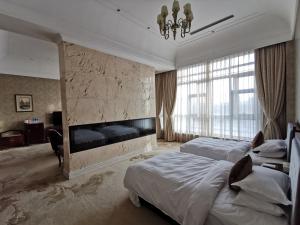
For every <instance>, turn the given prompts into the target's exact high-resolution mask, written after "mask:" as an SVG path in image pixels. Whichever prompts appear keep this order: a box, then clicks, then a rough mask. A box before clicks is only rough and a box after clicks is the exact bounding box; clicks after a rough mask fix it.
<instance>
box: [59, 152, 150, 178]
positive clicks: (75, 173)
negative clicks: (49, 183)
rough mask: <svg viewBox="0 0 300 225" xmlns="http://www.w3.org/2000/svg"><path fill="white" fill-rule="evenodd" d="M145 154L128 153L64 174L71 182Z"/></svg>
mask: <svg viewBox="0 0 300 225" xmlns="http://www.w3.org/2000/svg"><path fill="white" fill-rule="evenodd" d="M144 152H145V151H144V150H138V151H134V152H130V153H127V154H125V155H121V156H116V157H114V158H112V159H109V160H106V161H103V162H100V163H96V164H92V165H90V166H87V167H84V168H82V169H78V170H75V171H71V172H69V173H68V172H67V171H65V170H64V171H63V173H64V176H65V177H66V178H67V179H69V180H70V179H74V178H76V177H79V176H81V175H84V174H87V173H91V172H94V171H97V170H99V169H102V168H105V167H108V166H112V165H114V164H116V163H118V162H121V161H124V160H126V159H128V158H130V157H132V156H135V155H137V154H141V153H144Z"/></svg>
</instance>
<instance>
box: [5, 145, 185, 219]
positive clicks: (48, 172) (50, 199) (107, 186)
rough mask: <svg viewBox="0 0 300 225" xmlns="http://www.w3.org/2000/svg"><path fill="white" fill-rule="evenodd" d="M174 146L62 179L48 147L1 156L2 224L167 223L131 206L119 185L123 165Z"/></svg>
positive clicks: (33, 148)
mask: <svg viewBox="0 0 300 225" xmlns="http://www.w3.org/2000/svg"><path fill="white" fill-rule="evenodd" d="M178 149H179V144H176V143H163V142H160V143H159V146H158V147H157V148H156V149H154V151H152V152H149V153H144V154H138V155H136V156H134V157H129V158H127V159H126V160H123V161H121V162H118V163H117V164H114V165H111V166H107V167H105V168H102V169H99V171H95V172H92V173H89V174H85V175H82V176H80V177H77V178H74V179H72V180H65V179H64V177H63V176H62V174H61V171H60V169H59V168H58V160H57V158H56V157H55V155H54V154H53V151H52V150H51V147H50V144H42V145H34V146H30V147H24V148H16V149H9V150H5V151H1V152H0V224H1V225H2V224H3V225H19V224H22V225H23V224H24V225H35V224H37V225H85V224H88V225H101V224H103V225H104V224H105V225H119V224H120V225H121V224H122V225H127V224H128V225H141V224H145V225H148V224H149V225H150V224H156V225H167V224H169V223H168V221H166V220H164V219H162V218H161V217H160V216H158V215H157V214H155V213H153V212H152V211H150V210H149V209H147V208H143V207H142V208H136V207H134V206H133V205H132V204H131V202H130V201H129V199H128V192H127V190H126V189H125V188H124V187H123V178H124V175H125V171H126V169H127V167H128V166H129V165H131V164H133V163H135V162H138V161H140V160H145V159H148V158H150V157H153V156H154V155H157V154H161V153H164V152H168V151H178Z"/></svg>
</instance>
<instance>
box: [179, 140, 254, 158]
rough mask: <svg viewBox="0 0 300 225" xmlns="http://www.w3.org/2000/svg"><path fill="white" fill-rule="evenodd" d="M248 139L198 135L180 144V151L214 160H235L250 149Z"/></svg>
mask: <svg viewBox="0 0 300 225" xmlns="http://www.w3.org/2000/svg"><path fill="white" fill-rule="evenodd" d="M250 148H251V143H250V142H248V141H236V140H225V139H219V138H210V137H199V138H196V139H193V140H191V141H188V142H186V143H184V144H182V145H181V146H180V152H184V153H190V154H194V155H199V156H204V157H208V158H211V159H216V160H228V161H231V162H236V161H238V160H240V159H241V158H243V157H244V156H245V154H246V153H247V152H248V151H249V150H250Z"/></svg>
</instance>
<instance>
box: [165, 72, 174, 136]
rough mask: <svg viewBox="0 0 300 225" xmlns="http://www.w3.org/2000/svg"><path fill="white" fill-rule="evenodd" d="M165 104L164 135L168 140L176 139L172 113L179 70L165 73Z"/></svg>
mask: <svg viewBox="0 0 300 225" xmlns="http://www.w3.org/2000/svg"><path fill="white" fill-rule="evenodd" d="M162 76H163V104H164V112H165V115H164V120H165V121H164V137H165V140H166V141H174V140H175V134H174V130H173V124H172V114H173V111H174V107H175V102H176V91H177V71H176V70H174V71H170V72H166V73H164V74H163V75H162Z"/></svg>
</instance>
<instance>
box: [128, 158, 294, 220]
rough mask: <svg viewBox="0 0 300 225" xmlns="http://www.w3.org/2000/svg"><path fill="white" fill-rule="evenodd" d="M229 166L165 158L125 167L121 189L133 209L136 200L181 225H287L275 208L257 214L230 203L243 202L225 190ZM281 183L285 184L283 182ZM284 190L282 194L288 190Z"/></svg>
mask: <svg viewBox="0 0 300 225" xmlns="http://www.w3.org/2000/svg"><path fill="white" fill-rule="evenodd" d="M232 166H233V163H231V162H229V161H223V160H219V161H217V160H213V159H210V158H205V157H200V156H195V155H192V154H186V153H181V152H173V153H166V154H162V155H159V156H156V157H153V158H151V159H148V160H145V161H142V162H139V163H137V164H135V165H132V166H130V167H129V168H128V170H127V172H126V175H125V178H124V186H125V187H126V188H127V189H128V190H129V197H130V200H131V201H132V203H133V204H134V205H135V206H137V207H139V206H140V201H139V198H142V199H144V200H145V201H147V202H148V203H150V204H151V205H153V206H155V207H156V208H158V209H159V210H160V211H162V212H163V213H165V214H166V215H168V216H169V217H171V218H172V219H173V220H175V221H176V222H177V223H178V224H181V225H204V224H205V225H240V224H244V225H266V224H272V225H277V224H278V225H285V224H288V220H287V218H286V217H285V216H284V215H283V214H284V213H283V211H280V210H279V209H278V208H277V211H276V210H275V211H276V213H277V214H275V215H271V214H270V213H269V212H272V211H273V210H274V208H272V207H275V208H276V206H277V205H276V204H271V205H270V204H269V205H268V204H267V206H264V207H265V208H266V209H264V208H263V210H262V211H263V212H261V211H257V210H256V209H255V207H252V208H251V207H248V206H247V207H246V206H245V205H241V204H238V203H235V202H234V201H236V200H240V199H241V198H245V196H242V197H241V196H238V194H237V193H236V192H234V191H232V190H231V189H229V187H228V185H227V182H228V176H229V173H230V170H231V168H232ZM263 169H265V170H268V171H270V169H266V168H263ZM278 173H279V172H278ZM267 176H269V175H267ZM279 177H281V173H280V176H279ZM286 177H288V176H287V175H284V179H286ZM281 180H282V178H281ZM281 183H283V185H285V186H286V185H287V184H288V182H287V181H286V180H285V181H281ZM237 185H238V184H237ZM247 185H249V184H246V186H247ZM250 186H251V185H250ZM271 186H272V185H271ZM273 186H274V185H273ZM260 188H261V186H260ZM284 189H285V190H284V192H287V189H288V187H287V186H286V187H285V188H284ZM240 193H243V192H242V191H241V192H240ZM240 193H239V194H240ZM281 194H282V193H281ZM247 197H248V198H249V196H248V195H246V198H247ZM247 201H248V202H249V199H248V200H247ZM285 201H287V203H289V201H288V200H287V199H285ZM237 202H238V201H237ZM256 204H257V203H255V202H254V203H253V205H254V206H255V205H256ZM285 204H286V203H285ZM278 211H279V212H278ZM266 212H267V213H266Z"/></svg>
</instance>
